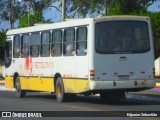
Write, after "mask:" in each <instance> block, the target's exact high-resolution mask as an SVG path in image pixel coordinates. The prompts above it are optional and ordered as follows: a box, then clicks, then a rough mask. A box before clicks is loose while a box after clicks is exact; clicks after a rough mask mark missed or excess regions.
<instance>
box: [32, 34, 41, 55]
mask: <svg viewBox="0 0 160 120" xmlns="http://www.w3.org/2000/svg"><path fill="white" fill-rule="evenodd" d="M40 45H41V37H40V34H39V33H32V34H31V52H30V53H31V57H38V56H39V51H40Z"/></svg>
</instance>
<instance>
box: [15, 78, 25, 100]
mask: <svg viewBox="0 0 160 120" xmlns="http://www.w3.org/2000/svg"><path fill="white" fill-rule="evenodd" d="M15 88H16V96H17V97H18V98H23V97H25V96H26V91H25V90H21V84H20V78H19V76H17V78H16V82H15Z"/></svg>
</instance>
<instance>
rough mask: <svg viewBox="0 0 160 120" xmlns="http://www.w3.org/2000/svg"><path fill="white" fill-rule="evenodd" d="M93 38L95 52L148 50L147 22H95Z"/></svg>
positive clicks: (110, 52)
mask: <svg viewBox="0 0 160 120" xmlns="http://www.w3.org/2000/svg"><path fill="white" fill-rule="evenodd" d="M95 40H96V41H95V42H96V45H95V47H96V52H97V53H100V54H130V53H145V52H148V51H149V50H150V41H149V31H148V24H147V22H144V21H133V20H130V21H129V20H119V21H105V22H97V23H96V26H95Z"/></svg>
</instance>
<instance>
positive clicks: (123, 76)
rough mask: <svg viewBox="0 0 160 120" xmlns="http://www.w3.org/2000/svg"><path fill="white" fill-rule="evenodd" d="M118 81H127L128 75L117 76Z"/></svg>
mask: <svg viewBox="0 0 160 120" xmlns="http://www.w3.org/2000/svg"><path fill="white" fill-rule="evenodd" d="M118 79H119V80H128V79H129V76H128V75H119V76H118Z"/></svg>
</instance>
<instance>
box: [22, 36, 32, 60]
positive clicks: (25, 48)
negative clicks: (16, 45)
mask: <svg viewBox="0 0 160 120" xmlns="http://www.w3.org/2000/svg"><path fill="white" fill-rule="evenodd" d="M29 48H30V36H29V34H24V35H22V40H21V56H22V57H23V58H26V57H29Z"/></svg>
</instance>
